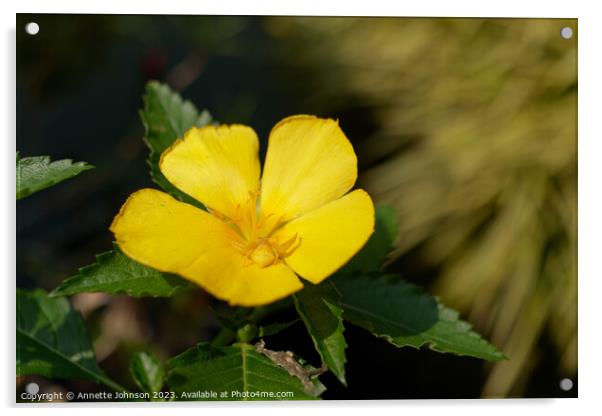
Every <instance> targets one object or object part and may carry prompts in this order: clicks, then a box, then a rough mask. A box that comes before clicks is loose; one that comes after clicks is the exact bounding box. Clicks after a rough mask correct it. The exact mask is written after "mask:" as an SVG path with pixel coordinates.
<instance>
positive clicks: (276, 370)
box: [168, 343, 324, 400]
mask: <svg viewBox="0 0 602 416" xmlns="http://www.w3.org/2000/svg"><path fill="white" fill-rule="evenodd" d="M169 367H170V370H169V373H168V384H169V386H170V387H171V389H172V390H173V391H175V392H176V393H178V395H179V398H180V400H309V399H314V398H316V397H317V396H318V395H319V394H320V393H322V391H323V390H324V387H323V386H322V385H321V383H320V382H319V381H318V380H317V379H315V378H314V379H313V380H312V383H311V384H312V386H311V390H312V391H308V390H307V389H306V388H305V386H304V385H303V383H302V381H301V380H300V379H299V378H297V377H295V376H293V375H290V374H289V373H288V372H287V370H286V369H284V368H283V367H281V366H279V365H277V364H276V363H274V362H273V361H272V360H270V359H269V358H267V357H266V356H264V355H263V354H260V353H258V352H257V351H256V350H255V347H253V346H252V345H249V344H243V343H240V344H234V345H232V346H229V347H212V346H210V345H209V344H205V343H202V344H198V345H197V346H195V347H193V348H191V349H189V350H187V351H185V352H184V353H182V354H180V355H178V356H177V357H174V358H172V359H171V360H170V361H169ZM199 391H200V392H204V391H213V392H216V393H217V396H216V397H197V396H186V395H184V394H183V393H191V392H199ZM233 392H236V394H232V393H233ZM280 392H287V394H290V397H289V396H287V397H282V396H278V394H279V393H280Z"/></svg>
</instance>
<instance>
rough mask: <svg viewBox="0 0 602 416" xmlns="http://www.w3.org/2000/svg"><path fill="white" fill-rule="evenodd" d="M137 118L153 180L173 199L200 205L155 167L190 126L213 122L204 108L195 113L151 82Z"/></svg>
mask: <svg viewBox="0 0 602 416" xmlns="http://www.w3.org/2000/svg"><path fill="white" fill-rule="evenodd" d="M140 118H141V119H142V123H143V124H144V129H145V131H146V133H145V135H144V141H145V143H146V145H147V146H148V148H149V149H150V155H149V158H148V164H149V166H150V175H151V178H152V179H153V181H154V182H155V183H156V184H157V185H159V186H160V187H161V188H163V189H164V190H165V191H166V192H168V193H170V194H171V195H172V196H174V197H175V198H177V199H179V200H181V201H184V202H187V203H189V204H192V205H195V206H198V207H200V208H203V206H202V204H201V203H200V202H199V201H197V200H195V199H194V198H191V197H190V196H189V195H187V194H185V193H184V192H182V191H180V190H179V189H177V188H176V187H175V186H173V185H172V184H171V183H170V182H169V181H168V180H167V178H166V177H165V176H164V175H163V173H161V170H160V169H159V161H160V159H161V154H162V153H163V152H164V151H165V150H166V149H167V148H168V147H170V146H171V145H172V144H173V143H174V142H175V141H176V140H177V139H179V138H182V137H183V136H184V133H186V131H187V130H188V129H190V128H191V127H194V126H197V127H202V126H205V125H207V124H209V123H211V122H212V121H213V119H212V118H211V115H210V114H209V112H208V111H203V112H202V113H200V114H199V112H198V110H197V109H196V107H195V106H194V104H192V103H191V102H190V101H184V100H182V97H180V95H179V94H177V93H175V92H173V91H172V90H171V89H170V88H169V87H168V86H167V85H165V84H160V83H158V82H155V81H151V82H149V83H148V84H147V85H146V94H145V95H144V108H143V109H142V110H141V111H140Z"/></svg>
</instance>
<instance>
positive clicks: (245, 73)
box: [16, 14, 577, 399]
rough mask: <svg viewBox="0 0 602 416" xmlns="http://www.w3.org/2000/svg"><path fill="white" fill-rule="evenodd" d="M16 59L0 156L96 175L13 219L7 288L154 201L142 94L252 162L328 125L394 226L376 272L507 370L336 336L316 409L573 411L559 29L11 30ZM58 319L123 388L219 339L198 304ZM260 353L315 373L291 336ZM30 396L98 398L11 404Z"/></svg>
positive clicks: (573, 333)
mask: <svg viewBox="0 0 602 416" xmlns="http://www.w3.org/2000/svg"><path fill="white" fill-rule="evenodd" d="M28 22H36V23H38V24H39V26H40V31H39V33H38V34H37V35H35V36H31V35H28V34H26V33H25V31H24V27H25V25H26V23H28ZM567 26H568V27H570V28H572V29H573V37H572V38H571V39H564V38H563V37H561V35H560V31H561V29H562V28H563V27H567ZM16 42H17V150H19V151H20V153H21V155H22V156H32V155H50V156H51V157H52V158H53V159H57V158H73V159H75V160H84V161H87V162H89V163H92V164H94V165H95V166H96V169H95V170H93V171H90V172H86V173H84V174H82V175H81V176H79V177H77V178H75V179H72V180H70V181H67V182H65V183H63V184H61V185H58V186H56V187H53V188H51V189H48V190H45V191H42V192H40V193H38V194H36V195H34V196H31V197H29V198H27V199H25V200H21V201H18V203H17V285H18V286H19V287H23V288H33V287H42V288H45V289H47V290H51V289H53V288H54V287H56V286H57V285H58V284H59V283H60V282H61V281H62V280H63V279H64V278H66V277H69V276H72V275H74V274H76V273H77V268H78V267H81V266H84V265H86V264H90V263H92V262H93V261H94V255H95V254H98V253H101V252H104V251H108V250H109V249H110V248H111V235H110V233H109V231H108V225H109V224H110V222H111V220H112V217H113V215H115V214H116V213H117V211H118V209H119V207H120V206H121V204H122V203H123V202H124V200H125V198H126V197H127V196H128V195H129V194H130V193H131V192H133V191H135V190H137V189H139V188H142V187H148V186H151V187H152V186H154V185H153V184H152V182H151V181H150V179H149V176H148V169H147V165H146V163H145V158H146V157H147V150H146V148H145V146H144V144H143V142H142V140H141V138H142V135H143V128H142V125H141V122H140V120H139V117H138V109H139V108H140V107H141V106H142V99H141V96H142V94H143V89H144V85H145V83H146V82H147V81H148V80H150V79H158V80H160V81H162V82H166V83H168V84H169V85H170V86H171V87H172V88H174V89H175V90H177V91H179V92H180V93H181V94H182V95H183V96H184V97H185V98H187V99H190V100H191V101H193V102H194V103H195V104H196V105H197V107H199V108H200V109H205V108H206V109H208V110H209V111H210V112H211V114H212V115H213V116H214V118H215V119H217V120H219V122H222V123H231V122H236V123H244V124H249V125H251V126H253V127H254V128H255V129H256V131H257V132H258V134H259V135H260V137H262V139H263V145H264V146H265V139H266V137H267V134H268V133H269V130H270V128H271V127H272V126H273V125H274V124H275V123H276V122H277V121H279V120H280V119H281V118H283V117H285V116H287V115H291V114H298V113H305V114H316V115H319V116H323V117H326V116H328V117H333V118H338V119H339V121H340V124H341V126H342V128H343V130H344V131H345V132H346V133H347V135H348V137H349V138H350V140H351V141H352V142H353V143H354V146H355V148H356V151H357V153H358V158H359V164H360V166H359V167H360V177H359V181H358V184H359V186H361V187H364V188H365V189H367V190H368V191H369V192H370V194H371V195H372V197H373V198H374V200H375V202H376V203H377V204H381V203H388V204H390V205H392V206H393V207H394V208H395V210H396V212H397V214H398V220H399V224H400V234H399V237H398V239H397V241H396V248H395V251H394V252H393V253H392V254H391V256H390V258H389V260H388V262H387V266H386V267H387V270H390V271H394V272H397V273H401V274H402V275H403V276H404V277H405V278H406V279H407V280H409V281H412V282H414V283H416V284H419V285H421V286H424V287H426V289H427V290H428V291H429V292H430V293H433V294H435V295H437V296H439V297H440V298H441V299H442V300H443V302H445V303H446V304H448V305H449V306H451V307H454V308H456V309H458V310H460V311H461V313H462V316H463V317H464V318H465V319H467V320H469V321H470V322H472V323H473V324H474V326H475V328H476V330H478V331H479V332H481V333H482V334H484V335H485V336H486V337H487V338H488V339H489V340H490V341H491V342H492V343H493V344H495V345H496V346H497V347H498V348H500V349H501V350H502V351H503V352H504V353H505V354H506V355H507V356H509V357H510V359H509V360H507V361H504V362H500V363H496V364H489V363H485V362H482V361H480V360H476V359H472V358H466V357H456V356H453V355H448V354H445V355H443V354H438V353H434V352H431V351H428V350H424V351H415V350H410V349H402V350H398V349H397V348H395V347H394V346H392V345H389V344H387V343H386V342H384V341H383V340H379V339H375V338H373V337H371V336H370V335H369V334H367V333H365V332H364V331H363V330H360V329H356V328H349V329H348V330H347V337H348V344H349V348H348V352H347V353H348V368H347V371H348V382H349V387H348V388H344V387H343V386H341V385H340V384H338V382H337V380H336V379H335V378H334V377H332V376H331V375H329V374H326V375H325V376H323V379H324V382H325V384H326V385H327V386H328V387H329V389H328V390H327V392H326V393H325V394H324V396H323V397H324V398H327V399H368V398H373V399H378V398H381V399H395V398H476V397H576V395H577V266H576V264H577V263H576V256H577V255H576V245H577V240H576V237H577V236H576V233H577V211H576V208H577V207H576V205H577V183H576V177H577V150H576V149H577V127H576V125H577V124H576V123H577V21H576V19H567V20H557V19H433V18H332V17H328V18H321V17H238V16H228V17H220V16H198V17H197V16H108V15H85V16H84V15H26V14H20V15H17V33H16ZM263 149H264V151H265V147H264V148H263ZM72 301H73V303H74V305H75V306H76V307H77V308H78V309H79V310H80V311H82V313H83V314H84V316H85V317H86V323H87V325H88V328H89V330H90V332H91V334H92V336H93V341H94V347H95V350H96V353H97V357H98V359H99V360H100V361H101V366H102V367H103V368H105V369H106V371H107V372H108V373H109V374H110V375H111V376H112V377H115V378H116V379H118V380H120V381H122V382H123V383H124V384H126V385H128V386H132V385H133V383H132V381H131V379H129V376H128V374H127V362H128V359H129V357H130V355H131V353H132V352H133V351H135V350H138V349H141V348H146V349H151V350H153V351H154V352H155V353H157V354H159V355H160V356H161V357H163V358H167V357H169V356H171V355H174V354H177V353H179V352H181V351H183V350H184V349H186V348H188V347H190V346H192V345H194V344H195V343H196V342H198V341H199V340H207V339H209V338H210V337H212V336H213V335H214V334H215V332H216V331H217V329H218V323H217V320H216V318H215V313H214V312H213V310H212V309H211V304H212V302H213V301H212V300H211V299H210V298H209V297H208V296H207V295H205V294H204V293H203V292H202V291H192V292H185V293H182V294H181V295H179V296H176V297H173V298H170V299H130V298H127V297H125V296H106V295H103V294H85V295H78V296H75V297H74V298H72ZM286 318H288V317H287V316H285V315H283V316H277V317H274V319H275V320H283V319H286ZM293 346H294V347H293ZM268 347H270V348H272V349H294V350H295V351H296V352H299V353H300V355H302V356H303V357H305V358H306V359H308V360H309V361H310V362H313V363H315V364H318V356H317V354H316V353H315V352H314V351H313V347H312V345H311V341H310V340H309V338H308V337H307V336H306V334H305V328H304V327H303V325H301V324H295V325H293V326H291V327H290V328H289V329H287V330H286V331H284V332H282V333H281V334H278V335H275V336H272V337H270V339H269V340H268ZM564 378H570V379H571V380H572V381H573V388H572V389H571V390H569V391H564V390H562V389H561V388H560V386H559V383H560V380H562V379H564ZM32 379H33V380H36V382H38V384H40V385H41V388H42V391H44V389H47V390H48V389H54V390H57V389H58V390H61V389H65V390H79V391H87V390H89V391H94V390H96V389H98V388H99V387H98V386H96V385H94V384H92V383H86V382H80V381H73V380H67V381H58V380H43V379H40V378H36V377H28V378H23V379H20V380H17V383H18V388H23V387H22V386H24V384H25V383H26V382H28V381H29V380H32Z"/></svg>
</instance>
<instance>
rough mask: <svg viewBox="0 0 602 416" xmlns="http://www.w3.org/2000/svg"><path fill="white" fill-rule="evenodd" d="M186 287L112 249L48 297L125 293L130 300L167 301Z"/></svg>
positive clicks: (114, 247)
mask: <svg viewBox="0 0 602 416" xmlns="http://www.w3.org/2000/svg"><path fill="white" fill-rule="evenodd" d="M186 287H190V284H189V283H188V282H187V281H186V280H184V279H182V278H180V277H178V276H176V275H173V274H168V273H162V272H160V271H158V270H155V269H153V268H150V267H147V266H144V265H142V264H140V263H138V262H136V261H134V260H132V259H130V258H129V257H127V256H126V255H125V254H123V253H122V252H121V250H119V248H118V247H117V245H113V250H112V251H109V252H106V253H102V254H99V255H98V256H97V257H96V263H94V264H92V265H89V266H86V267H82V268H81V269H79V274H77V275H75V276H73V277H70V278H68V279H65V280H64V281H63V283H61V285H60V286H59V287H57V288H56V289H55V290H54V291H53V292H52V293H51V295H52V296H68V295H74V294H76V293H82V292H104V293H110V294H118V293H125V294H127V295H129V296H133V297H143V296H153V297H159V296H163V297H167V296H171V295H173V294H174V293H175V292H176V291H177V290H180V289H183V288H186Z"/></svg>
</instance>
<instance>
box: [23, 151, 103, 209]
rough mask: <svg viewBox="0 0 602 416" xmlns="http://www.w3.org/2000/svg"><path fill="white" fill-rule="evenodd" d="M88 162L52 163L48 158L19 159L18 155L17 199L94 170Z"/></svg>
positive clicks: (58, 161)
mask: <svg viewBox="0 0 602 416" xmlns="http://www.w3.org/2000/svg"><path fill="white" fill-rule="evenodd" d="M93 168H94V166H92V165H89V164H88V163H86V162H75V163H74V162H73V161H72V160H71V159H63V160H55V161H54V162H51V161H50V157H48V156H34V157H24V158H22V159H21V158H19V154H18V153H17V199H21V198H25V197H26V196H29V195H31V194H33V193H36V192H38V191H41V190H42V189H45V188H48V187H50V186H52V185H56V184H57V183H59V182H62V181H64V180H65V179H69V178H72V177H74V176H77V175H79V174H80V173H82V172H84V171H86V170H88V169H93Z"/></svg>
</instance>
